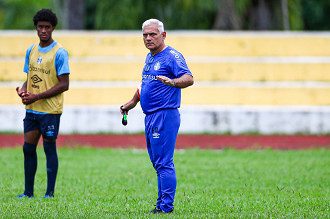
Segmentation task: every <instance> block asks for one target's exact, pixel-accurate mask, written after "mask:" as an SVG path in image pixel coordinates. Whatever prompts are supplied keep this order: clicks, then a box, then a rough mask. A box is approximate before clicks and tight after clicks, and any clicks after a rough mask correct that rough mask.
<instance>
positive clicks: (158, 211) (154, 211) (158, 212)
mask: <svg viewBox="0 0 330 219" xmlns="http://www.w3.org/2000/svg"><path fill="white" fill-rule="evenodd" d="M172 212H173V210H171V211H168V212H165V211H163V210H162V209H160V208H157V207H156V208H155V209H154V210H152V211H150V212H149V214H161V213H164V214H169V213H172Z"/></svg>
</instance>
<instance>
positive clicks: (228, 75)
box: [0, 57, 330, 81]
mask: <svg viewBox="0 0 330 219" xmlns="http://www.w3.org/2000/svg"><path fill="white" fill-rule="evenodd" d="M143 63H144V58H142V57H141V58H125V57H85V58H80V57H70V69H71V75H70V79H71V80H74V81H132V80H138V79H139V78H141V72H142V68H143ZM187 63H188V66H189V68H190V70H191V71H192V72H193V75H194V79H195V80H196V81H330V74H329V72H330V57H291V58H288V57H267V58H266V57H187ZM23 65H24V58H23V57H0V81H17V80H21V81H23V80H25V79H26V74H25V73H23Z"/></svg>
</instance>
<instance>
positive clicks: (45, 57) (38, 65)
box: [25, 43, 63, 114]
mask: <svg viewBox="0 0 330 219" xmlns="http://www.w3.org/2000/svg"><path fill="white" fill-rule="evenodd" d="M38 46H39V45H38V44H37V43H36V44H34V46H33V48H32V50H31V53H30V57H29V74H28V78H27V91H30V92H31V93H34V94H39V93H42V92H44V91H46V90H49V89H50V88H52V87H54V86H55V85H56V84H57V83H58V82H59V81H58V79H57V72H56V68H55V55H56V52H57V50H58V49H59V48H61V47H62V46H61V45H60V44H59V43H57V44H56V45H55V46H54V48H53V49H51V50H50V51H49V52H47V53H40V52H39V50H38ZM25 109H28V110H33V111H37V112H43V113H50V114H61V113H62V112H63V93H61V94H58V95H56V96H53V97H50V98H46V99H41V100H38V101H36V102H34V103H32V104H30V105H27V106H26V107H25Z"/></svg>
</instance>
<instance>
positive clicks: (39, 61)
mask: <svg viewBox="0 0 330 219" xmlns="http://www.w3.org/2000/svg"><path fill="white" fill-rule="evenodd" d="M41 62H42V57H41V56H39V57H38V59H37V64H38V65H40V64H41Z"/></svg>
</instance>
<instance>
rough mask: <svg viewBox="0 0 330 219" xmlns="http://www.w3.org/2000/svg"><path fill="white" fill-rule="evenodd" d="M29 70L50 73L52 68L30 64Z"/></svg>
mask: <svg viewBox="0 0 330 219" xmlns="http://www.w3.org/2000/svg"><path fill="white" fill-rule="evenodd" d="M38 59H39V58H38ZM29 71H30V72H31V71H37V72H41V73H44V74H50V69H49V70H47V69H44V68H38V67H34V66H33V65H30V66H29Z"/></svg>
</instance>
